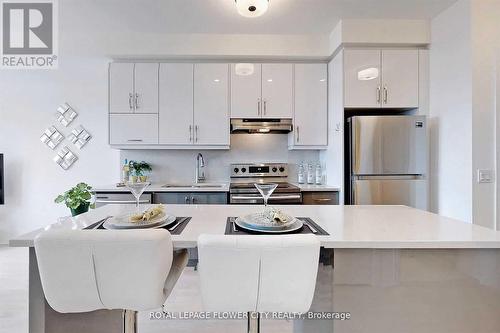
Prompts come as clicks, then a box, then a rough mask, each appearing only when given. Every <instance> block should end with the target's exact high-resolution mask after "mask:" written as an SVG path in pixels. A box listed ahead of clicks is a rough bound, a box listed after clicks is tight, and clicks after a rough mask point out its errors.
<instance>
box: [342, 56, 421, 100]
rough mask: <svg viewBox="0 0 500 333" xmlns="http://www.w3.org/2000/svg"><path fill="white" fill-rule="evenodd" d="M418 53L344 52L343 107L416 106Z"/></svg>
mask: <svg viewBox="0 0 500 333" xmlns="http://www.w3.org/2000/svg"><path fill="white" fill-rule="evenodd" d="M418 66H419V63H418V50H416V49H407V50H404V49H401V50H391V49H387V50H380V49H346V50H344V106H345V107H346V108H416V107H418V84H419V78H418V73H419V69H418Z"/></svg>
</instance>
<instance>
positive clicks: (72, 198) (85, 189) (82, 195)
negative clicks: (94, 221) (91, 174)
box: [54, 183, 94, 216]
mask: <svg viewBox="0 0 500 333" xmlns="http://www.w3.org/2000/svg"><path fill="white" fill-rule="evenodd" d="M90 190H92V187H91V186H89V185H87V184H85V183H79V184H78V185H76V186H75V187H73V188H71V189H69V190H67V191H66V192H64V193H63V194H60V195H58V196H57V198H55V200H54V202H55V203H62V202H64V204H65V205H66V207H68V208H69V209H70V210H71V215H72V216H77V215H79V214H82V213H86V212H88V211H89V207H90V206H91V204H90V199H91V198H92V193H91V191H90ZM93 206H94V205H92V208H94V207H93Z"/></svg>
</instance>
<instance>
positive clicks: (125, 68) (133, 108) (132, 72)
mask: <svg viewBox="0 0 500 333" xmlns="http://www.w3.org/2000/svg"><path fill="white" fill-rule="evenodd" d="M158 68H159V64H157V63H138V64H133V63H112V64H110V67H109V112H110V113H158Z"/></svg>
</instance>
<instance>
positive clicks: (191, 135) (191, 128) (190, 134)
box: [189, 125, 193, 142]
mask: <svg viewBox="0 0 500 333" xmlns="http://www.w3.org/2000/svg"><path fill="white" fill-rule="evenodd" d="M192 141H193V125H189V142H192Z"/></svg>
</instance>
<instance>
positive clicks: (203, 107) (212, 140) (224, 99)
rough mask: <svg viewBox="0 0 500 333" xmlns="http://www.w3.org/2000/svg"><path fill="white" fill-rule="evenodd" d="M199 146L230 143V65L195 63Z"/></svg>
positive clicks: (196, 131)
mask: <svg viewBox="0 0 500 333" xmlns="http://www.w3.org/2000/svg"><path fill="white" fill-rule="evenodd" d="M193 119H194V121H193V125H194V133H193V140H194V144H196V145H216V146H217V145H223V146H224V145H226V146H228V145H229V65H228V64H195V65H194V117H193Z"/></svg>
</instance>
